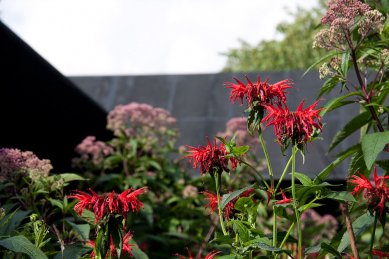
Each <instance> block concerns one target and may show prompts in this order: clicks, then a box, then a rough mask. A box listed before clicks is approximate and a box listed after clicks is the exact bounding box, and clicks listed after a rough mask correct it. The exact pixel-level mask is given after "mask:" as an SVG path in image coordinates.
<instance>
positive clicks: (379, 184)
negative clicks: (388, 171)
mask: <svg viewBox="0 0 389 259" xmlns="http://www.w3.org/2000/svg"><path fill="white" fill-rule="evenodd" d="M357 174H358V175H359V176H358V175H357ZM357 174H355V175H353V176H351V178H350V179H349V182H350V183H352V184H354V190H353V192H352V194H353V195H358V194H359V193H364V197H365V198H366V199H367V202H368V207H369V209H371V210H373V211H375V210H378V211H379V213H380V216H382V215H383V213H384V211H385V203H386V202H388V201H389V188H388V187H387V186H386V181H387V180H389V176H378V175H377V168H374V176H373V182H374V185H373V184H372V183H371V182H370V181H369V179H367V178H366V176H364V175H363V174H360V173H359V172H358V173H357Z"/></svg>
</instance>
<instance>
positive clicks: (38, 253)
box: [0, 236, 47, 259]
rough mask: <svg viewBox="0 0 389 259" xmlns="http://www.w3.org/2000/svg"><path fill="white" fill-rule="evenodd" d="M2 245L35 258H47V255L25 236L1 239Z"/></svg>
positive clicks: (0, 244)
mask: <svg viewBox="0 0 389 259" xmlns="http://www.w3.org/2000/svg"><path fill="white" fill-rule="evenodd" d="M0 246H3V247H5V248H7V249H8V250H11V251H13V252H15V253H23V254H27V255H28V256H30V258H33V259H47V256H46V255H45V254H44V253H43V252H42V250H40V249H38V248H37V247H36V246H34V245H33V244H32V243H31V242H30V240H28V239H27V238H26V237H25V236H13V237H9V238H6V239H2V240H0Z"/></svg>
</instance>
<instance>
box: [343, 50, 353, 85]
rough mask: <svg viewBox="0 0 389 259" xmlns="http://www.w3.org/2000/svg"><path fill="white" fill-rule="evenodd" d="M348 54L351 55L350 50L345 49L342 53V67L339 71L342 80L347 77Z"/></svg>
mask: <svg viewBox="0 0 389 259" xmlns="http://www.w3.org/2000/svg"><path fill="white" fill-rule="evenodd" d="M350 53H351V50H350V49H347V50H346V51H345V52H343V54H342V65H341V69H342V75H343V77H344V78H346V77H347V74H348V66H349V65H348V64H349V61H350Z"/></svg>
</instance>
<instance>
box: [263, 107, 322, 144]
mask: <svg viewBox="0 0 389 259" xmlns="http://www.w3.org/2000/svg"><path fill="white" fill-rule="evenodd" d="M318 102H319V101H316V102H314V103H313V104H312V105H311V106H309V107H308V108H306V109H304V108H303V105H304V100H303V101H302V102H301V103H300V104H299V106H298V108H297V110H296V111H295V112H291V111H290V110H289V109H288V107H286V106H285V107H281V106H278V107H275V106H271V105H269V106H266V109H267V110H268V112H269V113H268V115H267V116H266V117H264V118H263V120H262V122H265V121H266V122H267V126H269V125H273V126H274V131H275V134H276V136H277V140H278V143H279V144H280V145H281V147H282V148H283V149H285V148H287V147H288V146H289V144H292V145H296V146H297V147H298V148H300V149H302V148H303V145H304V144H305V143H306V142H308V141H310V140H311V139H312V137H314V135H315V134H316V133H317V131H319V130H320V131H321V130H322V127H323V125H322V123H321V117H320V114H319V113H320V111H321V109H317V110H315V107H316V105H317V104H318Z"/></svg>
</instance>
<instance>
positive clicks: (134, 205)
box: [68, 187, 147, 222]
mask: <svg viewBox="0 0 389 259" xmlns="http://www.w3.org/2000/svg"><path fill="white" fill-rule="evenodd" d="M132 190H133V189H131V188H130V189H127V190H125V191H124V192H122V193H121V194H117V193H115V191H112V192H111V193H104V194H102V195H98V194H97V193H95V192H94V191H93V190H92V189H89V191H90V192H91V195H90V194H88V193H86V192H82V191H79V190H76V191H74V193H73V194H72V195H69V196H68V198H74V199H77V200H78V202H77V203H76V205H74V211H75V212H77V213H78V215H80V216H81V215H82V212H83V211H84V209H90V210H92V211H93V213H94V214H95V219H96V222H97V221H99V220H100V219H102V218H103V217H104V216H105V215H107V214H121V215H122V216H123V217H124V218H126V216H127V213H128V212H129V211H130V208H131V210H132V212H138V211H139V209H140V208H143V203H142V202H141V201H139V200H138V198H137V196H139V195H140V194H143V193H145V192H147V187H143V188H140V189H137V190H135V191H132Z"/></svg>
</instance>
